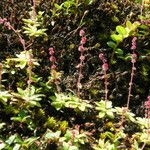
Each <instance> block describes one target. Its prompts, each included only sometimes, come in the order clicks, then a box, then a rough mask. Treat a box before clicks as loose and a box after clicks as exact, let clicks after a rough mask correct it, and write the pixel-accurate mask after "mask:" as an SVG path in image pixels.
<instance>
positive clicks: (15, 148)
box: [13, 144, 21, 150]
mask: <svg viewBox="0 0 150 150" xmlns="http://www.w3.org/2000/svg"><path fill="white" fill-rule="evenodd" d="M20 147H21V145H20V144H15V146H14V148H13V150H19V149H20Z"/></svg>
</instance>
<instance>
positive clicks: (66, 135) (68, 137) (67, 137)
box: [64, 130, 72, 141]
mask: <svg viewBox="0 0 150 150" xmlns="http://www.w3.org/2000/svg"><path fill="white" fill-rule="evenodd" d="M64 137H65V138H66V140H67V141H69V140H70V139H71V138H72V133H71V131H69V130H67V131H66V134H65V136H64Z"/></svg>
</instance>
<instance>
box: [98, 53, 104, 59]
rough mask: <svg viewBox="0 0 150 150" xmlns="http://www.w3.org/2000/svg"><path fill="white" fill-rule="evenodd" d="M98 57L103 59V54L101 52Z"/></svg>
mask: <svg viewBox="0 0 150 150" xmlns="http://www.w3.org/2000/svg"><path fill="white" fill-rule="evenodd" d="M99 59H100V60H102V61H103V59H104V54H103V53H100V54H99Z"/></svg>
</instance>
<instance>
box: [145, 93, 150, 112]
mask: <svg viewBox="0 0 150 150" xmlns="http://www.w3.org/2000/svg"><path fill="white" fill-rule="evenodd" d="M145 108H147V109H149V108H150V96H148V97H147V101H146V102H145Z"/></svg>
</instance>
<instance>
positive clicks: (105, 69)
mask: <svg viewBox="0 0 150 150" xmlns="http://www.w3.org/2000/svg"><path fill="white" fill-rule="evenodd" d="M102 68H103V70H104V71H107V70H108V64H107V63H104V64H103V65H102Z"/></svg>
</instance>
